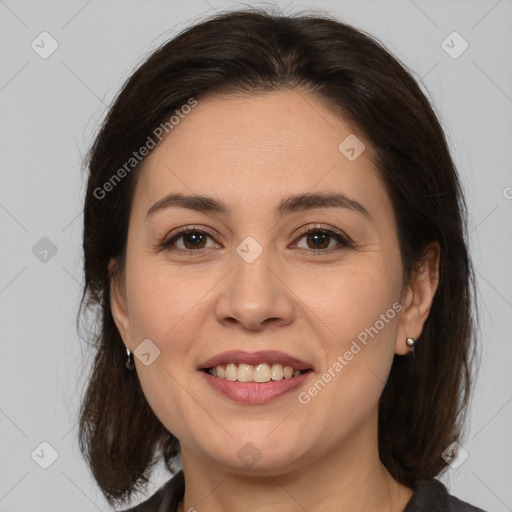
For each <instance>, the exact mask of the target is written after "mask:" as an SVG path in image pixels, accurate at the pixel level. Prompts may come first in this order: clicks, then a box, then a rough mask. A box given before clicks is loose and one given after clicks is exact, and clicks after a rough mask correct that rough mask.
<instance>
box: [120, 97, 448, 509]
mask: <svg viewBox="0 0 512 512" xmlns="http://www.w3.org/2000/svg"><path fill="white" fill-rule="evenodd" d="M352 133H355V134H356V135H357V136H358V137H359V139H360V140H362V141H363V142H364V143H365V145H366V149H365V150H364V151H363V152H362V154H361V155H360V156H359V157H358V158H356V159H355V160H354V161H350V160H349V159H347V158H346V156H345V155H344V154H342V153H341V152H340V151H339V150H338V145H339V144H340V142H341V141H342V140H344V139H345V138H346V137H347V136H348V135H350V134H352ZM170 193H181V194H184V195H192V196H193V195H207V196H211V197H213V198H216V199H218V200H220V201H223V202H224V203H226V205H227V206H228V208H229V209H230V212H228V213H226V214H224V213H219V212H204V211H193V210H191V209H187V208H183V207H179V208H178V207H169V208H161V209H158V210H155V211H154V212H153V213H150V214H148V213H147V212H148V210H149V209H150V208H151V207H152V206H153V205H154V204H155V203H157V202H158V201H159V200H161V199H162V198H163V197H165V196H166V195H168V194H170ZM305 193H339V194H344V195H345V196H347V197H348V198H350V199H352V200H353V201H357V202H358V203H359V204H360V205H362V206H363V207H364V209H365V210H366V211H367V212H368V215H365V214H363V213H361V212H360V211H358V210H357V209H353V208H346V207H328V206H323V207H314V208H306V209H303V210H300V211H293V212H288V213H287V214H285V215H284V216H283V217H282V218H280V217H278V216H276V215H275V212H274V209H275V207H276V205H277V204H278V203H279V202H280V201H281V200H283V199H285V198H287V197H288V196H289V195H296V194H305ZM308 226H309V227H310V228H311V229H312V230H313V231H314V233H318V229H324V230H330V231H333V232H334V233H335V234H336V233H341V234H343V235H344V236H346V237H348V238H349V239H350V240H351V243H350V244H349V245H346V244H344V243H341V242H339V240H338V239H336V237H335V235H331V236H330V238H329V237H327V238H325V239H322V238H321V237H320V238H318V237H317V238H315V237H313V239H311V238H309V239H308V236H307V235H304V234H301V233H302V232H300V229H301V228H308ZM181 227H190V228H193V229H192V230H193V231H194V233H199V234H200V233H203V234H205V235H206V236H204V237H203V240H204V241H203V242H202V243H200V244H193V243H192V238H191V236H190V234H189V235H188V236H187V235H184V236H181V237H179V236H178V238H176V239H174V242H173V243H172V244H171V245H170V246H167V247H166V248H162V247H161V243H162V241H164V240H169V239H173V234H174V233H175V232H176V229H177V228H181ZM315 229H316V231H315ZM246 237H252V238H253V239H254V240H255V241H256V242H257V244H258V245H259V246H260V247H261V248H262V250H263V251H262V253H261V254H260V255H259V256H258V257H257V258H256V259H255V260H254V261H252V262H251V263H248V262H247V261H246V260H244V259H243V258H242V257H241V256H240V255H239V253H237V251H236V248H237V247H238V246H239V245H240V244H241V243H242V242H243V241H244V240H245V239H246ZM194 240H197V235H196V238H195V239H194ZM187 251H189V252H187ZM308 251H309V252H308ZM192 252H195V253H197V255H195V254H191V253H192ZM438 256H439V247H438V245H437V244H436V245H433V246H432V247H431V251H430V252H429V253H428V258H427V259H426V260H425V262H424V265H423V266H422V268H421V270H420V271H419V272H418V273H417V274H415V275H414V276H412V277H413V279H412V284H411V285H410V286H406V284H405V282H404V280H403V275H402V264H401V258H400V252H399V246H398V238H397V227H396V222H395V218H394V214H393V209H392V204H391V201H390V199H389V197H388V195H387V193H386V191H385V189H384V186H383V184H382V183H381V181H380V179H379V177H378V175H377V173H376V171H375V168H374V166H373V163H372V150H371V147H370V144H369V142H368V141H366V140H364V138H363V137H362V136H360V135H359V134H358V133H357V131H356V130H355V129H354V128H353V127H351V126H349V125H348V124H347V123H346V122H345V121H344V120H343V119H340V117H339V116H338V115H337V114H335V113H334V111H333V109H332V108H329V105H327V104H326V103H324V102H321V101H320V100H318V99H317V98H315V97H313V96H311V95H310V94H308V93H306V92H305V91H282V92H273V93H270V94H266V95H251V96H212V97H210V98H208V99H201V100H200V101H199V102H198V105H197V106H196V107H195V108H194V109H193V110H192V112H191V113H190V114H188V115H187V116H186V117H185V118H184V119H183V120H181V121H180V123H179V124H178V125H177V126H175V128H174V129H173V131H172V132H171V133H170V135H169V136H168V137H167V138H166V139H164V140H163V142H162V143H161V144H160V145H159V146H158V147H157V148H156V149H154V150H153V152H152V153H151V154H150V155H149V157H148V158H147V160H146V163H145V167H144V169H143V170H142V172H141V175H140V177H139V181H138V183H137V186H136V189H135V193H134V198H133V205H132V211H131V216H130V223H129V231H128V241H127V257H126V266H125V268H124V271H123V273H122V274H121V275H120V276H119V278H118V279H114V278H113V281H112V285H113V289H112V312H113V315H114V318H115V321H116V325H117V326H118V329H119V331H120V333H121V336H122V338H123V341H124V343H125V345H126V346H127V347H128V348H130V349H131V350H132V351H134V350H135V349H136V347H137V346H138V345H139V344H140V343H141V342H142V340H145V339H150V340H151V341H152V343H154V344H155V345H156V346H157V347H158V349H159V350H160V355H159V357H158V358H156V359H155V360H154V362H152V364H150V365H149V366H145V365H144V364H142V363H141V362H140V361H139V360H138V359H137V358H135V364H136V370H137V372H138V375H139V379H140V382H141V385H142V389H143V391H144V394H145V396H146V398H147V400H148V402H149V404H150V405H151V407H152V409H153V411H154V412H155V414H156V415H157V416H158V418H159V419H160V420H161V421H162V423H163V424H164V425H165V426H166V428H167V429H168V430H169V431H170V432H172V433H173V434H174V435H175V436H176V437H177V438H178V439H179V440H180V444H181V453H182V460H183V468H184V474H185V482H186V490H185V496H184V500H183V503H182V504H181V505H180V511H181V512H185V511H190V510H192V511H194V510H197V511H198V512H201V511H203V510H204V511H206V510H208V511H209V512H235V511H240V510H246V511H249V512H263V511H265V512H274V511H275V512H277V511H279V512H296V511H303V510H307V511H308V512H327V511H328V512H332V511H333V510H336V511H342V510H347V511H349V510H350V511H351V512H359V511H361V512H362V511H368V510H379V511H383V512H399V511H402V510H403V509H404V507H405V506H406V503H407V502H408V501H409V499H410V497H411V495H412V490H411V489H410V488H408V487H405V486H403V485H401V484H399V483H398V482H397V481H395V480H394V479H393V478H392V476H391V475H390V474H389V472H388V471H387V469H386V468H385V467H384V466H383V465H382V463H381V462H380V460H379V454H378V442H377V421H378V401H379V397H380V395H381V393H382V390H383V388H384V385H385V382H386V380H387V378H388V375H389V371H390V368H391V363H392V360H393V357H394V355H395V354H399V355H404V354H406V353H407V352H408V351H409V350H410V348H409V347H408V346H407V344H406V338H407V337H413V338H418V337H419V335H420V334H421V331H422V329H423V325H424V322H425V320H426V318H427V316H428V313H429V311H430V307H431V304H432V299H433V296H434V293H435V290H436V288H437V285H438V277H437V268H438ZM394 304H395V305H397V304H398V305H399V307H400V309H399V311H397V310H396V309H395V310H393V305H394ZM391 310H393V311H394V312H395V313H393V315H392V314H391V313H390V311H391ZM382 315H383V316H384V320H382V319H383V316H382ZM379 319H381V320H380V322H379V323H377V322H378V321H379ZM381 324H382V327H381V328H380V326H381ZM371 326H379V328H378V329H377V330H378V333H377V334H374V335H373V336H372V337H370V336H368V340H367V344H366V345H362V344H361V343H359V345H360V348H361V350H360V351H359V352H357V353H356V354H355V355H353V357H350V356H348V357H347V358H346V359H344V360H345V361H346V363H347V364H346V365H343V369H342V370H341V371H337V372H334V374H335V376H332V375H333V370H332V368H333V364H334V363H335V362H336V361H337V360H338V356H344V354H346V353H347V351H350V349H351V346H353V345H352V344H353V342H354V340H357V339H358V335H360V334H361V333H362V332H366V331H365V329H367V328H370V327H371ZM269 349H270V350H279V351H282V352H285V353H287V354H290V355H292V356H294V357H296V358H298V359H301V360H303V361H306V362H308V363H309V364H310V365H311V367H312V368H313V371H312V372H311V373H310V374H309V377H308V379H307V381H306V382H305V384H304V385H303V386H302V387H301V389H299V390H297V391H293V392H290V393H287V394H285V395H283V396H281V397H279V398H277V399H274V400H272V401H270V402H267V403H265V404H256V405H254V404H252V405H249V404H245V403H238V402H235V401H233V400H231V399H230V398H228V397H226V396H225V395H223V394H221V393H219V392H218V391H216V390H215V389H213V388H212V387H211V386H210V385H209V384H208V383H207V382H206V380H205V378H204V374H203V373H204V372H202V371H201V370H200V369H199V367H200V365H201V363H202V362H204V361H205V360H207V359H208V358H211V357H213V356H215V355H217V354H219V353H221V352H224V351H228V350H245V351H247V352H255V351H259V350H269ZM329 368H331V377H332V378H331V379H330V381H329V383H328V384H327V385H326V386H325V387H324V388H322V389H321V391H319V392H317V393H316V394H314V392H313V393H309V392H308V390H309V389H310V388H311V386H313V384H314V383H315V382H316V381H317V380H318V379H320V378H321V377H322V375H323V374H324V373H325V372H328V369H329ZM299 392H304V393H305V394H306V395H307V396H309V401H307V403H304V402H305V401H306V400H303V401H302V402H301V401H300V400H299V399H298V394H299ZM404 392H407V390H404ZM306 395H302V396H303V397H304V396H306ZM312 395H314V396H312ZM248 443H251V446H254V447H256V450H257V453H258V454H259V456H260V458H259V460H258V461H257V462H256V463H255V464H254V465H252V466H250V467H247V466H246V465H244V464H243V461H242V459H241V457H240V456H239V453H240V450H242V449H243V448H244V447H245V446H247V444H248Z"/></svg>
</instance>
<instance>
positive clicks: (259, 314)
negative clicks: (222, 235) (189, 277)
mask: <svg viewBox="0 0 512 512" xmlns="http://www.w3.org/2000/svg"><path fill="white" fill-rule="evenodd" d="M296 309H297V308H296V307H295V303H294V300H293V292H292V291H291V290H290V288H289V287H288V286H287V285H286V279H285V276H284V274H283V272H280V266H279V264H278V263H277V262H276V261H275V259H274V260H272V258H271V255H270V254H269V252H268V251H265V250H264V251H263V252H262V253H261V254H260V255H259V256H258V257H257V258H256V260H254V261H252V262H251V263H248V262H247V261H245V260H244V259H243V258H242V257H240V256H239V255H238V254H237V253H235V254H234V257H233V268H232V270H231V271H230V272H228V274H227V276H226V278H225V279H223V280H222V284H221V288H220V294H219V297H218V300H217V304H216V315H217V320H218V321H219V322H220V323H222V324H223V325H225V326H227V327H233V326H238V327H242V328H244V329H246V330H249V331H261V330H264V329H266V328H268V327H269V326H270V325H272V326H274V327H280V326H284V325H287V324H289V323H291V322H292V321H293V319H294V315H295V313H296Z"/></svg>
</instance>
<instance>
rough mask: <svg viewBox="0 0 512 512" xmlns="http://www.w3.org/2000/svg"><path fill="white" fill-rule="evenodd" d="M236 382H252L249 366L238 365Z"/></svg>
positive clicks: (250, 367)
mask: <svg viewBox="0 0 512 512" xmlns="http://www.w3.org/2000/svg"><path fill="white" fill-rule="evenodd" d="M238 382H252V366H251V365H250V364H239V365H238Z"/></svg>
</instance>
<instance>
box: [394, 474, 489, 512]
mask: <svg viewBox="0 0 512 512" xmlns="http://www.w3.org/2000/svg"><path fill="white" fill-rule="evenodd" d="M427 511H428V512H485V511H484V510H482V509H481V508H477V507H474V506H473V505H470V504H469V503H466V502H464V501H461V500H459V499H458V498H456V497H455V496H452V495H450V494H448V490H447V489H446V487H445V486H444V485H443V484H442V483H441V482H440V481H439V480H436V479H435V478H432V479H425V480H419V481H418V482H417V484H416V487H415V488H414V493H413V495H412V497H411V499H410V500H409V502H408V503H407V506H406V507H405V509H404V510H403V512H427Z"/></svg>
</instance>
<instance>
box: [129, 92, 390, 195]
mask: <svg viewBox="0 0 512 512" xmlns="http://www.w3.org/2000/svg"><path fill="white" fill-rule="evenodd" d="M347 137H349V139H348V140H352V139H351V138H350V137H352V138H353V137H357V138H358V139H359V140H360V141H361V143H364V145H365V147H364V151H363V152H362V153H361V154H360V156H359V157H357V158H356V159H355V160H350V159H349V158H347V156H346V154H344V153H343V152H342V151H340V148H339V146H340V143H342V142H343V141H345V140H347ZM355 140H357V139H355ZM372 160H373V152H372V148H371V147H370V145H369V143H368V142H367V141H366V140H364V139H363V137H362V136H361V135H360V134H359V133H356V129H355V128H354V127H352V126H351V125H350V124H349V123H347V122H346V120H344V119H343V118H342V117H341V116H340V115H339V114H338V113H337V112H335V110H334V108H333V107H332V105H329V104H328V103H327V102H325V101H323V100H320V99H318V98H316V97H315V96H312V95H311V94H309V93H307V92H305V91H299V90H290V91H276V92H271V93H265V94H250V95H249V94H244V95H241V94H237V95H229V96H228V95H217V96H210V97H207V98H205V99H200V100H198V103H197V106H195V107H194V108H193V109H192V110H191V111H190V113H188V114H187V115H184V116H183V117H182V118H181V119H180V121H179V123H178V124H177V125H175V126H174V128H173V129H172V131H171V132H170V133H169V135H167V136H166V137H165V138H164V139H163V141H162V143H161V144H160V145H159V146H157V148H156V149H154V150H153V151H152V153H150V155H149V156H148V157H147V158H146V162H145V164H144V169H143V170H142V173H141V176H140V179H139V183H138V185H137V191H136V198H137V197H138V198H139V199H141V200H142V201H143V202H144V203H145V204H146V205H147V204H148V203H149V202H154V201H157V200H158V199H160V198H161V197H162V196H163V195H165V194H166V193H169V192H172V191H181V192H183V193H186V194H188V195H190V194H204V195H213V196H216V197H218V198H219V199H221V200H223V201H224V202H226V203H229V204H254V205H258V204H259V205H262V204H263V203H264V202H267V201H270V202H272V203H277V201H278V200H279V199H280V198H281V197H282V196H283V194H299V193H305V192H316V191H322V192H332V191H339V192H343V193H345V194H347V195H348V196H351V197H354V198H356V197H357V198H358V200H360V201H361V202H364V201H365V200H366V201H367V202H371V201H372V200H373V199H376V197H377V196H378V195H382V192H383V187H382V184H381V183H380V180H379V178H378V175H377V173H376V171H375V168H374V165H373V162H372ZM372 196H375V197H372Z"/></svg>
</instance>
